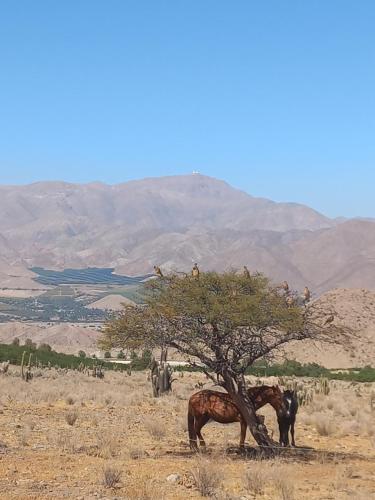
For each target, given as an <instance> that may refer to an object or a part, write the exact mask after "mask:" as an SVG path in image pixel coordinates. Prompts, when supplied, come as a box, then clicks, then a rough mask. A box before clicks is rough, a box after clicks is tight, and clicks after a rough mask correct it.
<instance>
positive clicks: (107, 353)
mask: <svg viewBox="0 0 375 500" xmlns="http://www.w3.org/2000/svg"><path fill="white" fill-rule="evenodd" d="M104 357H105V359H109V358H110V357H111V353H110V352H109V351H106V352H105V353H104Z"/></svg>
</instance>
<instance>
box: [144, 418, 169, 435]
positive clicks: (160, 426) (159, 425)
mask: <svg viewBox="0 0 375 500" xmlns="http://www.w3.org/2000/svg"><path fill="white" fill-rule="evenodd" d="M143 424H144V427H145V429H146V430H147V431H148V432H149V434H150V436H152V437H153V438H154V439H156V440H157V441H160V439H162V438H163V437H164V436H165V434H166V429H165V422H163V421H162V420H161V419H159V418H155V417H147V418H144V419H143Z"/></svg>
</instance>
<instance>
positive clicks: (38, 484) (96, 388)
mask: <svg viewBox="0 0 375 500" xmlns="http://www.w3.org/2000/svg"><path fill="white" fill-rule="evenodd" d="M275 381H277V380H275V379H272V380H270V379H264V382H268V383H274V382H275ZM279 382H282V383H284V384H286V383H288V382H290V380H289V381H288V380H286V379H281V380H280V381H279ZM249 383H251V384H255V383H257V380H256V379H254V378H250V379H249ZM258 383H259V382H258ZM298 383H299V384H302V386H303V388H304V390H305V389H306V391H307V392H310V393H313V394H314V396H313V400H312V402H310V403H309V404H308V405H305V406H302V407H301V408H300V411H299V413H298V415H297V426H296V441H297V446H298V447H302V448H303V449H302V448H298V449H297V450H293V449H291V450H287V452H286V454H283V455H282V456H281V457H278V458H273V459H267V460H260V459H255V460H254V459H250V458H246V457H245V456H243V455H242V456H241V455H239V454H238V453H236V450H237V448H236V447H237V445H238V440H239V424H238V423H237V424H236V423H235V424H230V425H222V424H217V423H209V424H208V425H207V426H206V427H205V428H204V429H203V435H204V437H205V439H206V443H207V451H206V452H205V453H199V454H194V453H192V452H191V451H190V449H189V446H188V439H187V423H186V411H187V400H188V398H189V396H190V395H191V394H193V393H194V392H196V391H197V390H199V389H198V387H199V386H201V385H202V384H204V387H205V388H209V387H211V383H210V382H208V381H207V379H206V378H205V376H204V375H203V374H199V373H184V375H183V376H181V375H180V374H179V373H176V381H175V382H174V384H173V386H174V388H173V391H172V393H171V394H169V395H167V396H164V397H162V398H158V399H157V398H153V397H152V394H151V387H150V382H149V381H148V380H147V373H146V372H136V373H133V374H132V375H131V376H128V375H127V374H126V373H119V372H106V374H105V378H104V379H103V380H98V379H95V378H93V377H90V376H88V375H85V374H82V373H78V372H74V371H68V372H65V371H55V370H54V369H51V370H44V371H36V372H35V374H34V378H33V379H32V380H31V381H30V382H28V383H26V382H24V381H23V380H22V379H21V378H20V376H19V367H11V368H10V370H9V372H8V373H7V374H5V375H4V374H2V375H0V403H1V405H0V428H1V435H0V497H1V498H4V499H9V500H10V499H16V498H17V499H23V498H25V499H26V498H27V499H29V500H32V499H44V498H75V499H98V498H101V499H104V498H108V499H109V498H118V499H120V498H121V499H122V498H124V499H139V500H141V499H142V500H147V499H185V498H192V499H193V498H202V497H204V496H206V497H210V498H216V499H226V500H235V499H237V500H240V499H241V500H246V499H253V498H264V499H278V498H280V499H283V500H292V499H300V498H306V499H307V498H308V499H319V500H321V499H346V498H348V499H349V498H350V499H370V498H375V449H374V446H375V425H374V424H375V407H373V406H372V405H374V401H375V396H374V394H375V384H357V383H345V382H338V381H337V382H336V381H333V382H332V381H331V382H330V391H329V394H328V395H324V394H321V393H320V392H317V393H316V392H315V391H314V387H315V385H316V387H317V382H314V381H311V380H308V379H305V380H298ZM314 384H315V385H314ZM259 413H260V414H263V415H265V418H266V420H265V421H266V425H267V427H268V429H269V431H270V432H271V433H273V437H274V438H278V433H277V431H276V418H275V413H274V410H273V409H272V408H271V407H270V406H267V407H264V408H262V409H261V410H260V411H259ZM247 442H248V444H249V445H250V446H253V445H254V442H253V440H252V437H251V436H248V437H247ZM309 447H311V448H313V449H314V451H309V450H308V449H307V448H309ZM304 448H306V450H305V449H304Z"/></svg>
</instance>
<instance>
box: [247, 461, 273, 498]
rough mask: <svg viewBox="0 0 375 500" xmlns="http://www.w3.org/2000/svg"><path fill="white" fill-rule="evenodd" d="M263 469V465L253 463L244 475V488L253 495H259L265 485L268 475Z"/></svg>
mask: <svg viewBox="0 0 375 500" xmlns="http://www.w3.org/2000/svg"><path fill="white" fill-rule="evenodd" d="M264 467H265V466H264V464H263V463H259V464H256V463H254V464H252V465H251V468H249V469H247V470H246V473H245V478H244V486H245V488H246V490H248V491H249V492H251V493H253V494H255V495H261V494H262V493H263V491H264V486H265V484H267V480H268V473H267V472H266V471H265V470H264Z"/></svg>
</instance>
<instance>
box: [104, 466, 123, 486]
mask: <svg viewBox="0 0 375 500" xmlns="http://www.w3.org/2000/svg"><path fill="white" fill-rule="evenodd" d="M120 480H121V470H120V469H118V468H117V467H113V466H110V465H107V466H106V467H104V468H103V477H102V483H103V486H105V487H106V488H116V487H117V486H118V485H119V482H120Z"/></svg>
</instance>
